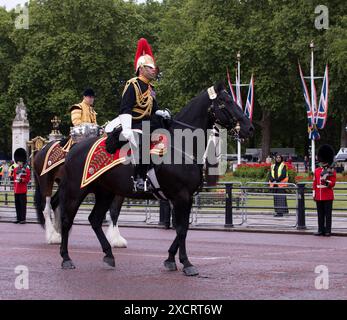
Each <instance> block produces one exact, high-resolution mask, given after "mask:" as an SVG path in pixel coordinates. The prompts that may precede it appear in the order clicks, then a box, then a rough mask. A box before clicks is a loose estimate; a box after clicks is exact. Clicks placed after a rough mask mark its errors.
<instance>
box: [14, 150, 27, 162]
mask: <svg viewBox="0 0 347 320" xmlns="http://www.w3.org/2000/svg"><path fill="white" fill-rule="evenodd" d="M13 156H14V161H15V162H18V161H21V162H24V163H26V162H27V152H26V151H25V150H24V149H23V148H18V149H17V150H16V151H15V152H14V155H13Z"/></svg>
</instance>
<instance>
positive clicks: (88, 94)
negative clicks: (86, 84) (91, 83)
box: [83, 88, 95, 97]
mask: <svg viewBox="0 0 347 320" xmlns="http://www.w3.org/2000/svg"><path fill="white" fill-rule="evenodd" d="M83 97H95V92H94V90H93V89H91V88H87V89H85V90H84V91H83Z"/></svg>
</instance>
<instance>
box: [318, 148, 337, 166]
mask: <svg viewBox="0 0 347 320" xmlns="http://www.w3.org/2000/svg"><path fill="white" fill-rule="evenodd" d="M317 158H318V161H319V162H323V163H328V164H329V165H331V164H332V163H333V162H334V158H335V151H334V149H333V147H332V146H331V145H329V144H325V145H323V146H321V147H320V148H319V150H318V154H317Z"/></svg>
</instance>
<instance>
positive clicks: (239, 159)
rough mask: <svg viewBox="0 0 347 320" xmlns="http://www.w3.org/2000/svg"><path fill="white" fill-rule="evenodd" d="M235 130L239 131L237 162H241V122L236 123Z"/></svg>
mask: <svg viewBox="0 0 347 320" xmlns="http://www.w3.org/2000/svg"><path fill="white" fill-rule="evenodd" d="M235 130H236V132H237V164H241V139H240V136H239V133H240V130H241V126H240V123H237V124H236V127H235Z"/></svg>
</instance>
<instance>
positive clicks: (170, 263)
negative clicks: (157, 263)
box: [164, 260, 177, 271]
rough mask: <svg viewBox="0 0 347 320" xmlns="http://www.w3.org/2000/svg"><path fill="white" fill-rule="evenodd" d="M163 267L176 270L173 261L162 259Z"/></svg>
mask: <svg viewBox="0 0 347 320" xmlns="http://www.w3.org/2000/svg"><path fill="white" fill-rule="evenodd" d="M164 267H165V268H166V270H168V271H176V270H177V265H176V262H175V261H168V260H166V261H164Z"/></svg>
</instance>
